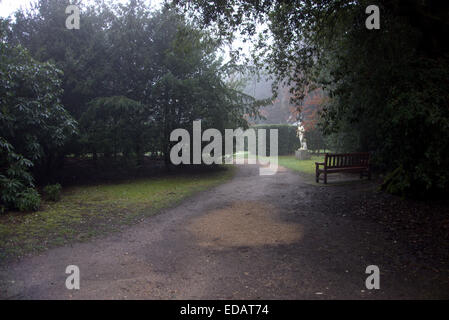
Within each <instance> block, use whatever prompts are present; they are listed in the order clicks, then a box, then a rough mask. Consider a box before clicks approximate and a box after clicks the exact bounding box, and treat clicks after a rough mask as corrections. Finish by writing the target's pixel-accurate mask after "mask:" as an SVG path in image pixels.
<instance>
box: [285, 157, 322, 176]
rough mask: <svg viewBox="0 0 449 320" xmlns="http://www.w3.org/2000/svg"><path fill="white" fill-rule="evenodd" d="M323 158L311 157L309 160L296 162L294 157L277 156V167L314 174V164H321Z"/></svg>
mask: <svg viewBox="0 0 449 320" xmlns="http://www.w3.org/2000/svg"><path fill="white" fill-rule="evenodd" d="M323 161H324V156H312V157H311V158H310V160H298V159H296V158H295V156H294V155H293V156H279V165H280V166H282V167H286V168H289V169H291V170H295V171H299V172H302V173H306V174H311V175H314V174H315V162H323Z"/></svg>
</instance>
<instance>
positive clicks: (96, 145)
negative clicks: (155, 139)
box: [80, 96, 150, 158]
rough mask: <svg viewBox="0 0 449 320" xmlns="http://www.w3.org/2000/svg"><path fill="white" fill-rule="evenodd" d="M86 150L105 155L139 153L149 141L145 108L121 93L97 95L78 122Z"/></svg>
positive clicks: (147, 117) (137, 154) (139, 154)
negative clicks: (104, 95) (117, 94)
mask: <svg viewBox="0 0 449 320" xmlns="http://www.w3.org/2000/svg"><path fill="white" fill-rule="evenodd" d="M80 126H81V128H82V132H83V141H84V142H85V146H86V151H87V152H91V153H92V154H94V158H96V157H97V154H98V153H102V154H104V155H106V156H111V155H114V156H115V155H117V154H119V153H121V154H124V155H127V156H129V155H131V154H134V155H136V156H142V155H143V152H144V150H146V148H145V146H146V144H147V143H148V142H149V140H147V138H149V135H150V134H149V130H150V124H149V116H148V110H147V108H145V107H144V106H143V105H142V104H141V103H139V102H137V101H134V100H131V99H128V98H126V97H122V96H115V97H108V98H97V99H95V100H93V101H92V102H90V103H89V108H88V109H87V111H86V112H85V113H84V114H83V117H82V118H81V121H80Z"/></svg>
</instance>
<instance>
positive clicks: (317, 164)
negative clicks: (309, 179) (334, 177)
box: [315, 162, 326, 167]
mask: <svg viewBox="0 0 449 320" xmlns="http://www.w3.org/2000/svg"><path fill="white" fill-rule="evenodd" d="M325 164H326V163H325V162H315V166H317V167H318V166H324V165H325Z"/></svg>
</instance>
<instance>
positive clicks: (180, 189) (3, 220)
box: [0, 166, 234, 264]
mask: <svg viewBox="0 0 449 320" xmlns="http://www.w3.org/2000/svg"><path fill="white" fill-rule="evenodd" d="M233 172H234V170H233V167H231V166H226V167H225V166H223V167H221V168H220V170H215V171H212V172H211V171H206V172H200V173H198V172H197V173H185V174H181V175H179V174H177V175H166V176H158V177H155V178H146V179H137V180H130V181H124V182H122V183H116V184H99V185H93V186H80V187H72V188H68V189H66V190H64V192H63V195H62V199H61V200H60V201H59V202H56V203H53V202H44V203H43V205H42V208H41V210H40V211H38V212H33V213H19V212H8V213H7V214H4V215H1V216H0V264H1V263H2V262H5V261H8V260H11V259H17V258H21V257H23V256H25V255H30V254H36V253H39V252H42V251H44V250H47V249H49V248H52V247H57V246H62V245H66V244H69V243H73V242H77V241H86V240H89V239H92V238H93V237H96V236H101V235H105V234H108V233H110V232H114V231H118V230H120V229H121V228H122V227H123V226H126V225H131V224H133V223H136V222H137V221H140V220H142V219H143V218H145V217H148V216H151V215H153V214H155V213H157V212H158V211H159V210H160V209H162V208H166V207H171V206H173V205H176V204H178V203H179V202H180V201H181V200H183V199H185V198H186V197H188V196H191V195H193V194H194V193H197V192H199V191H203V190H206V189H209V188H211V187H213V186H216V185H218V184H220V183H223V182H224V181H226V180H228V179H230V178H231V177H232V175H233Z"/></svg>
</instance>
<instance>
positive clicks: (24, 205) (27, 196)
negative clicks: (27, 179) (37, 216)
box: [16, 188, 41, 211]
mask: <svg viewBox="0 0 449 320" xmlns="http://www.w3.org/2000/svg"><path fill="white" fill-rule="evenodd" d="M40 204H41V197H40V195H39V193H38V192H37V191H36V189H34V188H27V189H25V190H24V191H21V192H19V193H18V196H17V202H16V205H17V209H19V211H37V210H39V206H40Z"/></svg>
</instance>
